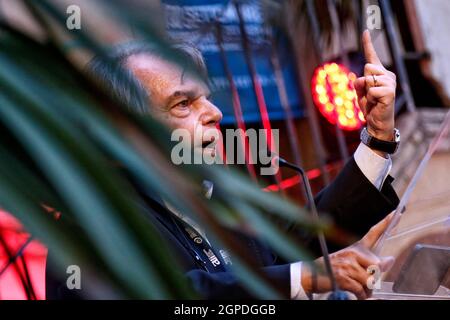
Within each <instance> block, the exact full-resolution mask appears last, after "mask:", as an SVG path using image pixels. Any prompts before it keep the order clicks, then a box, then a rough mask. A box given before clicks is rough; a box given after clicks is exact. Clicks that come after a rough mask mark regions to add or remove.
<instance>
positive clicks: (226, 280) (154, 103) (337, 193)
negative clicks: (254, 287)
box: [90, 32, 398, 299]
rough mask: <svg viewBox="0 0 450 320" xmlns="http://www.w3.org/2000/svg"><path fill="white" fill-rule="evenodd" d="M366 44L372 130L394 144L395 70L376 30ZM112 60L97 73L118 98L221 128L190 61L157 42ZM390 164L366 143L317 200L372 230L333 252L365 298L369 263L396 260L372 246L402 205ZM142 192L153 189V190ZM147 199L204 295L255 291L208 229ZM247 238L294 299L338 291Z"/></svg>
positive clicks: (343, 222) (349, 225) (360, 228)
mask: <svg viewBox="0 0 450 320" xmlns="http://www.w3.org/2000/svg"><path fill="white" fill-rule="evenodd" d="M363 43H364V49H365V54H366V59H367V62H368V63H367V65H366V66H365V70H364V76H363V77H361V78H359V79H357V80H356V81H355V87H356V91H357V93H358V97H359V104H360V106H361V108H362V111H363V113H364V115H365V117H366V120H367V131H368V133H369V134H370V135H371V136H372V137H374V138H376V139H379V140H381V141H385V142H387V143H388V144H389V143H391V142H392V141H393V139H394V132H395V131H394V102H395V88H396V80H395V75H394V74H393V73H391V72H389V71H387V70H386V69H385V68H384V67H383V66H382V64H381V62H380V60H379V59H378V56H377V54H376V52H375V50H374V48H373V45H372V42H371V39H370V34H369V33H368V32H365V33H364V35H363ZM174 50H177V51H178V52H179V53H180V54H181V55H183V56H185V57H186V58H187V59H190V60H191V61H193V62H194V64H196V66H197V67H198V68H199V69H200V70H203V71H205V65H204V62H203V59H202V57H201V54H200V53H199V52H198V51H197V50H195V49H194V48H192V47H189V46H185V45H178V46H175V47H174ZM111 58H112V59H113V60H114V61H115V62H116V63H117V65H116V66H114V67H111V65H108V64H105V63H104V62H103V61H102V60H101V59H98V58H97V59H94V60H93V61H92V62H91V64H90V68H91V72H92V73H93V74H94V76H96V77H97V78H98V79H99V80H100V81H102V82H103V83H104V84H105V85H106V86H108V87H110V88H111V89H112V91H113V94H114V95H115V96H116V97H117V98H118V99H121V100H122V101H124V102H125V103H127V104H128V105H130V106H134V108H136V110H135V111H138V112H141V113H148V114H151V115H153V116H154V117H156V118H157V119H160V120H161V121H162V122H164V123H166V124H167V125H168V126H169V127H170V128H172V129H184V130H188V131H189V132H190V133H191V135H192V136H194V135H195V132H197V131H202V132H204V131H207V130H214V129H215V128H216V127H217V125H218V124H219V123H220V121H221V119H222V113H221V112H220V110H219V109H218V108H217V107H216V106H215V105H214V104H213V103H212V102H211V101H210V100H209V95H210V93H209V90H208V87H207V85H205V84H204V83H203V82H202V81H201V80H199V79H198V78H195V77H192V76H190V75H189V74H188V73H186V72H185V70H184V68H183V67H180V66H178V65H176V64H174V63H172V62H170V61H168V60H167V59H165V58H164V56H163V55H162V54H161V53H158V52H157V51H155V50H154V49H152V48H150V47H149V46H146V45H139V44H136V45H128V46H123V47H120V48H119V49H118V50H117V52H114V54H112V55H111ZM118 67H119V68H123V69H124V70H126V71H127V72H128V74H129V76H130V77H131V79H133V81H135V84H136V86H135V87H136V88H137V91H136V88H130V87H129V86H128V85H126V84H125V83H121V82H120V77H119V76H118V74H117V68H118ZM208 142H210V141H200V142H199V143H198V144H197V145H196V146H195V147H196V148H200V149H203V150H202V151H203V152H206V153H211V152H213V151H211V150H210V149H208V148H206V146H207V144H208ZM377 149H378V148H377ZM381 149H382V148H381ZM390 167H391V160H390V158H389V155H388V154H387V153H386V152H383V151H380V150H375V149H371V148H370V147H368V146H366V145H365V144H363V143H362V144H361V145H360V146H359V147H358V150H357V151H356V153H355V155H354V157H353V158H352V159H351V160H350V161H349V162H348V163H347V165H346V166H345V168H344V169H343V170H342V172H341V174H340V175H339V176H338V177H337V178H336V179H335V181H334V182H333V183H332V184H331V185H330V186H328V187H327V188H326V189H325V190H323V191H322V192H321V193H320V194H319V195H318V196H317V198H316V203H317V207H318V209H319V210H321V211H325V212H328V213H329V214H331V215H332V217H333V218H334V219H335V222H336V224H337V225H338V226H340V227H342V228H344V229H346V230H347V231H349V232H352V233H354V234H356V235H359V236H362V235H364V234H365V233H366V232H368V233H367V234H366V235H365V236H364V237H363V238H362V240H361V241H359V242H358V243H357V244H355V245H353V246H352V247H349V248H344V249H342V250H340V251H338V252H336V253H333V254H331V257H330V258H331V264H332V267H333V270H334V273H335V278H336V281H337V283H338V285H339V287H340V288H341V289H343V290H347V291H350V292H352V293H354V294H355V295H356V296H357V297H358V298H359V299H365V298H367V297H369V296H370V289H369V288H367V281H368V277H369V274H368V272H367V268H368V267H369V266H372V265H376V266H379V267H380V268H381V269H383V268H385V267H386V264H387V263H388V262H389V261H387V260H386V259H380V258H379V257H377V256H375V255H374V254H373V253H371V251H370V249H371V247H372V246H373V245H374V243H375V242H376V240H377V239H378V237H379V236H380V234H381V233H382V232H383V231H384V229H385V228H386V225H387V223H388V219H384V220H382V219H383V218H384V217H385V216H386V215H387V214H388V213H389V212H391V211H392V210H393V209H395V207H396V206H397V203H398V198H397V196H396V194H395V191H394V190H393V189H392V187H391V182H392V178H390V177H389V176H388V173H389V170H390ZM140 191H141V192H142V193H143V194H144V195H145V194H146V193H145V190H144V191H142V190H140ZM147 200H148V203H147V204H148V210H147V213H148V216H149V219H151V221H152V222H153V223H154V224H155V226H156V227H157V229H158V230H159V231H160V232H161V234H162V235H163V236H164V237H165V238H166V239H168V243H170V244H171V245H172V249H173V250H174V252H175V255H176V256H177V257H178V258H179V261H180V263H181V265H182V266H183V268H185V270H186V274H187V276H188V277H189V278H190V279H191V280H192V284H193V286H194V288H195V289H196V290H197V292H199V294H200V295H201V296H203V297H205V298H227V297H232V298H249V297H251V294H250V293H249V292H247V291H246V290H245V289H244V288H243V287H242V286H241V285H240V283H239V281H238V280H237V279H236V277H235V276H234V275H233V274H232V273H231V272H229V271H228V270H227V268H226V267H225V266H224V265H225V264H226V261H225V260H226V258H227V257H225V256H224V255H223V254H222V253H223V252H222V251H221V250H219V249H220V248H215V246H214V245H212V246H209V242H208V241H207V239H205V238H204V237H202V235H201V232H200V229H201V228H198V227H197V226H196V225H195V224H194V223H192V222H190V221H187V220H186V219H183V218H182V217H181V218H180V216H179V215H177V213H176V212H173V211H171V210H170V209H169V207H170V206H168V205H167V204H166V203H164V202H163V201H157V200H155V199H154V198H153V197H152V196H151V195H147ZM380 220H382V221H381V222H380ZM376 223H378V224H377V225H376V226H375V227H373V228H372V229H370V228H371V226H373V225H375V224H376ZM369 229H370V231H369ZM185 231H186V232H185ZM192 235H194V236H195V237H198V238H199V239H201V243H202V245H203V246H204V247H201V248H200V249H201V250H197V249H198V247H197V243H193V241H191V240H192V238H193V237H192ZM239 237H241V238H240V240H241V241H242V242H243V243H244V244H245V245H244V246H246V247H247V250H248V251H249V252H248V253H249V255H250V256H257V257H258V258H257V260H258V263H259V264H260V265H261V267H262V271H263V272H264V274H265V275H266V276H267V278H269V279H270V280H272V281H273V282H275V283H277V284H278V285H279V287H281V288H282V289H283V291H284V292H285V293H286V295H287V296H290V297H291V298H292V299H306V298H307V297H308V296H309V295H311V294H312V293H322V292H327V291H330V290H331V284H330V281H329V280H328V277H327V276H326V275H323V274H320V273H319V274H318V275H314V274H313V271H314V270H315V269H313V268H310V267H309V265H308V264H303V263H301V262H296V263H292V264H282V265H276V264H274V259H273V255H272V253H271V251H270V249H268V248H267V247H266V246H265V245H264V243H263V240H264V239H259V240H258V239H253V238H251V237H248V236H245V235H241V236H239ZM261 240H262V241H261ZM205 253H207V254H205ZM315 263H316V264H317V265H323V258H318V259H317V260H316V261H315ZM313 278H314V279H315V281H313Z"/></svg>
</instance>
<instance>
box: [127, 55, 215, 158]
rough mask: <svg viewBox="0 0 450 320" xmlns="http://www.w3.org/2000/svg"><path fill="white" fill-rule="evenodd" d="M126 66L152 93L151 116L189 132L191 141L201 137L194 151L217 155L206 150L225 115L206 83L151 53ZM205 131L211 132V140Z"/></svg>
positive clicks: (208, 149)
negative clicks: (200, 150)
mask: <svg viewBox="0 0 450 320" xmlns="http://www.w3.org/2000/svg"><path fill="white" fill-rule="evenodd" d="M127 67H129V68H130V70H131V71H132V72H133V74H134V75H135V76H136V77H137V79H138V80H139V81H140V82H141V83H142V84H143V86H144V88H145V89H146V90H147V91H148V92H149V94H150V100H151V101H150V105H151V113H152V115H154V116H155V117H156V118H157V119H160V120H161V121H162V122H164V123H165V124H167V125H168V126H169V127H170V128H171V129H184V130H187V131H188V132H189V133H190V135H191V137H192V138H193V137H194V136H196V135H197V137H198V136H200V137H201V138H200V139H196V141H194V148H196V149H199V148H202V149H203V150H202V151H203V152H205V153H209V154H212V155H213V156H214V154H215V151H214V149H213V148H205V147H206V146H207V145H208V144H210V142H211V132H215V134H217V125H218V124H219V122H220V121H221V120H222V113H221V112H220V110H219V109H218V108H217V107H216V106H215V105H214V104H212V103H211V102H210V101H209V96H210V92H209V89H208V87H207V86H206V84H204V83H202V82H201V81H200V80H198V79H195V78H193V77H192V76H190V75H189V74H187V73H185V72H184V71H183V70H182V68H180V67H179V66H177V65H175V64H173V63H170V62H168V61H164V60H163V59H161V58H158V57H153V56H151V55H148V54H137V55H133V56H131V57H129V58H128V60H127ZM212 130H214V131H212ZM205 132H209V133H210V134H209V135H208V137H205V136H204V133H205ZM199 133H202V135H199Z"/></svg>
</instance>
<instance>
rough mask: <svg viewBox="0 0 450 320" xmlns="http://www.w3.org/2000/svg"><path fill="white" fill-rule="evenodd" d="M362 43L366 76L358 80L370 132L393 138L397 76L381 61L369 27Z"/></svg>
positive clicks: (383, 138)
mask: <svg viewBox="0 0 450 320" xmlns="http://www.w3.org/2000/svg"><path fill="white" fill-rule="evenodd" d="M362 43H363V47H364V55H365V58H366V62H367V63H366V65H365V67H364V76H363V77H360V78H358V79H356V80H355V83H354V85H355V89H356V93H357V94H358V102H359V106H360V108H361V110H362V112H363V114H364V117H365V118H366V121H367V130H368V131H369V133H370V134H371V135H372V136H374V137H376V138H378V139H380V140H385V141H392V140H393V135H394V126H395V119H394V109H395V90H396V87H397V82H396V76H395V74H394V73H392V72H390V71H389V70H386V68H385V67H384V66H383V64H382V63H381V61H380V59H379V58H378V55H377V53H376V51H375V48H374V47H373V43H372V39H371V36H370V33H369V31H368V30H366V31H364V33H363V37H362Z"/></svg>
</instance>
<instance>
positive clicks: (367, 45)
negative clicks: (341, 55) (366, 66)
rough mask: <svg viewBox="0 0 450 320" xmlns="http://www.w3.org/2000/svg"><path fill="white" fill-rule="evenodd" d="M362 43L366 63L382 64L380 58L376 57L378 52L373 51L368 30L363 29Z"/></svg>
mask: <svg viewBox="0 0 450 320" xmlns="http://www.w3.org/2000/svg"><path fill="white" fill-rule="evenodd" d="M362 43H363V48H364V55H365V57H366V61H367V63H371V64H376V65H380V66H382V63H381V61H380V58H378V54H377V52H376V51H375V48H374V47H373V43H372V37H371V36H370V32H369V30H366V31H364V33H363V37H362Z"/></svg>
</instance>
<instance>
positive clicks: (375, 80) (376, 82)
mask: <svg viewBox="0 0 450 320" xmlns="http://www.w3.org/2000/svg"><path fill="white" fill-rule="evenodd" d="M372 78H373V84H374V86H375V87H378V81H377V78H376V77H375V75H374V74H373V75H372Z"/></svg>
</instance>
